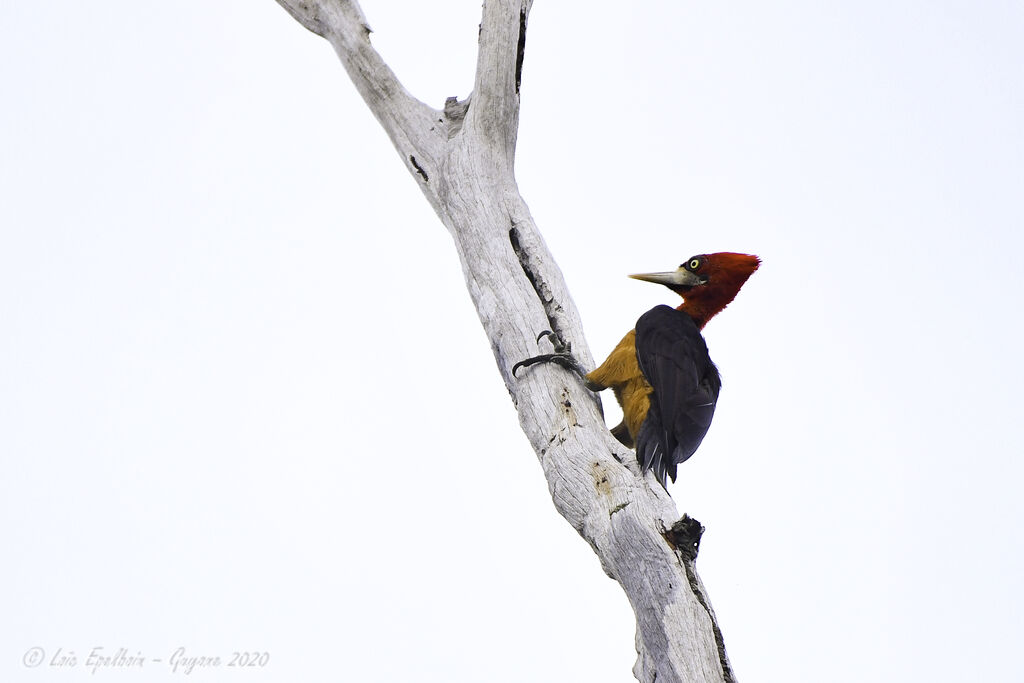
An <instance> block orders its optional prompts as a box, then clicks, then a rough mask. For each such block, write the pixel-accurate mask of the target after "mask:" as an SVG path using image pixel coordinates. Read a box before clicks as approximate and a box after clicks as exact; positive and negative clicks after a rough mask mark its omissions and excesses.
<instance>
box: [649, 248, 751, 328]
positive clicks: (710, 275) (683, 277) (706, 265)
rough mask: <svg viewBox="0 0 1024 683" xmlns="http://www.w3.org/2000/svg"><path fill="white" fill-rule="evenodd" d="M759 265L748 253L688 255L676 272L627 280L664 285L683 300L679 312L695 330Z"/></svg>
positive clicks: (724, 305) (733, 294) (732, 297)
mask: <svg viewBox="0 0 1024 683" xmlns="http://www.w3.org/2000/svg"><path fill="white" fill-rule="evenodd" d="M760 264H761V259H759V258H757V257H756V256H751V255H750V254H734V253H732V252H721V253H718V254H699V255H697V256H691V257H690V258H689V259H687V260H686V262H685V263H683V264H682V265H680V266H679V268H677V269H676V270H672V271H669V272H667V273H641V274H639V275H630V277H631V278H635V279H637V280H645V281H646V282H656V283H658V284H662V285H665V286H666V287H668V288H669V289H671V290H672V291H673V292H675V293H676V294H678V295H679V296H681V297H683V303H682V304H681V305H680V306H679V310H680V311H683V312H684V313H687V314H688V315H689V316H690V317H691V318H693V320H694V322H696V323H697V327H700V328H703V327H704V326H705V325H706V324H707V322H708V321H709V320H711V318H713V317H714V316H715V315H716V314H717V313H718V312H719V311H721V310H722V309H723V308H725V307H726V306H728V305H729V302H731V301H732V300H733V299H735V298H736V294H738V293H739V291H740V287H742V286H743V283H744V282H746V281H747V278H749V277H750V276H751V275H753V274H754V271H755V270H757V267H758V266H759V265H760Z"/></svg>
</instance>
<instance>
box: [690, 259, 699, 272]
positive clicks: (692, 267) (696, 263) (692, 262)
mask: <svg viewBox="0 0 1024 683" xmlns="http://www.w3.org/2000/svg"><path fill="white" fill-rule="evenodd" d="M687 266H688V267H689V268H690V270H697V269H698V268H700V259H699V258H693V259H690V262H689V263H688V264H687Z"/></svg>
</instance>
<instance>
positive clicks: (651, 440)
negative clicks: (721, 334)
mask: <svg viewBox="0 0 1024 683" xmlns="http://www.w3.org/2000/svg"><path fill="white" fill-rule="evenodd" d="M760 263H761V261H760V259H759V258H758V257H756V256H752V255H750V254H735V253H731V252H722V253H718V254H700V255H697V256H693V257H691V258H689V259H687V261H686V262H685V263H683V264H682V265H680V266H679V268H677V269H676V270H672V271H668V272H663V273H641V274H638V275H630V277H632V278H635V279H637V280H644V281H645V282H654V283H657V284H661V285H665V286H666V287H668V288H669V289H671V290H672V291H674V292H676V293H677V294H679V295H680V296H681V297H683V303H682V304H680V305H679V306H678V307H677V308H671V307H669V306H655V307H654V308H652V309H651V310H649V311H647V312H646V313H644V314H643V315H642V316H640V319H639V320H637V321H636V327H635V328H634V329H632V330H630V331H629V332H628V333H627V334H626V336H625V337H623V338H622V341H620V342H619V343H618V345H617V346H616V347H615V348H614V349H613V350H612V352H611V353H610V354H609V355H608V358H607V359H606V360H605V361H604V363H601V365H600V366H598V368H597V369H596V370H594V371H593V372H590V373H586V372H584V371H583V369H582V368H581V367H580V365H579V363H578V361H577V360H576V358H575V357H574V356H572V355H571V354H570V353H568V352H567V351H565V350H564V349H563V348H562V345H561V343H560V341H559V340H557V339H555V345H556V352H555V353H550V354H544V355H541V356H534V357H533V358H527V359H526V360H522V361H520V362H518V363H516V364H515V366H513V368H512V372H513V374H515V372H516V371H517V370H518V369H519V368H520V367H527V366H530V365H533V364H534V363H540V362H556V363H558V364H559V365H563V366H565V367H567V368H569V369H571V370H573V371H575V372H576V373H577V374H579V375H580V376H581V377H582V378H583V379H584V382H585V383H586V385H587V388H589V389H590V390H591V391H602V390H604V389H611V390H612V391H613V392H614V393H615V398H616V399H617V400H618V402H619V405H621V406H622V422H621V423H620V424H619V425H618V426H616V427H615V428H613V429H612V430H611V431H612V434H614V435H615V437H616V438H617V439H618V440H619V441H621V442H622V443H623V444H625V445H626V446H628V447H630V448H633V447H635V448H636V457H637V461H638V462H639V463H640V468H641V470H643V471H645V472H646V471H647V470H653V471H654V474H655V476H656V477H657V479H658V481H659V482H661V485H662V486H665V479H666V477H668V478H670V479H671V480H672V481H675V480H676V466H677V465H679V463H681V462H684V461H685V460H687V459H688V458H689V457H690V456H691V455H693V453H694V451H696V450H697V447H698V446H700V443H701V441H702V440H703V439H704V435H705V434H707V431H708V427H710V426H711V419H712V417H714V414H715V404H716V403H717V402H718V393H719V391H720V389H721V387H722V381H721V378H720V377H719V375H718V369H717V368H716V367H715V364H714V363H713V362H711V357H710V356H709V355H708V347H707V344H705V342H704V337H703V336H702V335H701V333H700V331H701V330H702V329H703V328H704V326H705V325H706V324H707V322H708V321H709V320H711V318H713V317H714V316H715V315H716V314H717V313H718V312H720V311H721V310H722V309H723V308H725V307H726V306H727V305H729V303H730V302H731V301H732V300H733V299H734V298H736V294H737V293H738V292H739V291H740V288H741V287H742V286H743V284H744V283H745V282H746V281H747V279H748V278H749V277H750V276H751V275H752V274H753V273H754V271H755V270H757V268H758V266H759V265H760ZM542 336H551V337H554V335H553V334H552V333H550V332H545V333H542Z"/></svg>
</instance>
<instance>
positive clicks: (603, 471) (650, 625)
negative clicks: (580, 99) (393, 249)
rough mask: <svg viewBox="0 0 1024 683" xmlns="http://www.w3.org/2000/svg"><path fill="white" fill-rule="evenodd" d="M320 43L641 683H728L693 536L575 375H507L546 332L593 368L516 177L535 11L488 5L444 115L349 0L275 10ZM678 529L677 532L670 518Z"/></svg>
mask: <svg viewBox="0 0 1024 683" xmlns="http://www.w3.org/2000/svg"><path fill="white" fill-rule="evenodd" d="M278 2H279V3H280V4H281V5H282V6H283V7H284V8H285V9H286V10H287V11H288V12H289V13H290V14H291V15H292V16H293V17H294V18H295V19H296V20H297V21H298V22H299V23H301V24H302V25H303V26H305V27H306V28H307V29H309V30H310V31H312V32H313V33H315V34H317V35H319V36H322V37H324V38H326V39H327V40H328V41H330V43H331V45H333V46H334V49H335V51H336V52H337V53H338V56H339V57H340V58H341V62H342V64H343V65H344V66H345V69H346V71H347V72H348V74H349V76H350V77H351V79H352V81H353V83H355V86H356V88H358V90H359V93H360V94H361V95H362V97H363V99H364V100H365V101H366V104H367V106H369V107H370V110H371V111H372V112H373V114H374V116H376V117H377V120H378V121H379V122H380V124H381V125H382V126H383V127H384V130H385V131H386V132H387V134H388V136H389V137H390V138H391V142H392V143H393V144H394V146H395V149H397V150H398V153H399V155H400V156H401V158H402V161H403V163H404V164H405V165H406V167H407V168H408V170H409V172H410V174H411V175H412V177H413V179H414V180H415V181H416V183H417V184H418V185H419V187H420V189H421V190H422V191H423V194H424V196H426V198H427V201H429V202H430V204H431V206H433V207H434V210H435V211H436V212H437V215H438V216H439V217H440V218H441V221H442V222H443V223H444V225H445V226H446V227H447V228H448V230H449V231H450V232H451V234H452V237H453V238H454V240H455V244H456V248H457V249H458V252H459V257H460V259H461V261H462V268H463V272H464V273H465V277H466V285H467V287H468V288H469V292H470V295H471V297H472V300H473V302H474V304H475V305H476V309H477V313H478V314H479V316H480V321H481V322H482V323H483V326H484V329H485V330H486V332H487V335H488V337H489V339H490V341H491V348H492V350H493V352H494V357H495V360H496V361H497V365H498V370H499V372H500V373H501V376H502V378H503V379H504V381H505V386H506V387H507V388H508V392H509V394H510V395H511V396H512V401H513V403H514V404H515V406H516V409H517V411H518V413H519V421H520V424H521V425H522V428H523V431H524V432H525V433H526V435H527V436H528V437H529V440H530V443H531V444H533V448H534V450H535V451H536V452H537V456H538V458H539V459H540V463H541V467H542V468H543V470H544V475H545V476H546V477H547V481H548V488H549V490H550V491H551V497H552V499H553V500H554V503H555V507H556V508H557V509H558V511H559V513H561V515H562V516H563V517H565V519H566V520H568V521H569V523H570V524H572V526H573V528H575V529H576V531H578V532H579V534H580V535H581V536H582V537H583V538H584V539H586V541H587V542H588V543H589V544H590V545H591V547H592V548H593V549H594V552H595V553H597V556H598V558H600V560H601V565H602V567H603V568H604V570H605V572H606V573H607V574H608V575H609V576H610V577H612V578H613V579H615V580H616V581H618V582H619V583H620V584H621V585H622V589H623V590H624V591H625V592H626V595H627V597H628V598H629V602H630V604H631V605H632V606H633V610H634V612H635V614H636V619H637V635H636V649H637V654H638V656H637V662H636V665H635V666H634V668H633V673H634V674H635V675H636V677H637V678H638V679H639V680H640V681H645V682H653V681H655V680H657V681H658V683H668V682H670V681H700V682H705V681H706V682H712V681H733V680H734V677H733V673H732V669H731V667H730V665H729V660H728V657H727V656H726V653H725V647H724V645H723V642H722V635H721V632H720V631H719V628H718V625H717V622H716V619H715V615H714V612H713V611H712V609H711V604H710V602H709V600H708V596H707V592H706V591H705V590H704V586H703V584H702V583H701V581H700V578H699V577H698V576H697V573H696V572H695V571H694V560H695V558H696V549H697V544H698V543H699V539H700V532H701V531H702V528H701V527H700V525H699V524H697V523H696V522H695V521H693V520H691V519H689V518H685V517H684V518H683V519H682V520H680V519H679V514H678V512H677V511H676V508H675V505H674V503H673V502H672V499H671V498H670V497H669V496H668V495H667V494H666V493H665V491H664V490H663V489H662V488H661V487H660V486H659V485H658V484H657V483H655V482H654V479H653V477H652V476H648V477H646V478H644V477H641V476H640V474H639V470H638V468H637V466H636V460H635V457H634V455H633V453H632V452H631V451H629V450H627V449H625V448H624V447H623V446H622V445H621V444H619V443H618V442H617V441H616V440H615V439H614V438H613V437H612V436H611V434H610V433H609V432H608V430H607V429H606V427H605V423H604V419H603V417H602V415H601V410H600V404H599V402H598V401H597V399H596V397H595V396H594V395H593V394H591V393H590V392H588V391H587V390H586V388H584V386H583V384H582V383H581V382H580V381H579V378H578V377H576V376H575V375H574V374H572V373H570V372H568V371H566V370H564V369H562V368H559V367H557V366H553V365H547V366H538V367H536V368H533V369H531V370H530V372H528V373H521V374H522V375H523V376H522V377H520V378H516V377H513V375H512V373H511V368H512V366H513V365H514V364H515V363H516V362H517V361H519V360H521V359H523V358H526V357H527V356H532V355H535V354H536V353H537V333H538V332H540V331H542V330H552V331H554V332H555V333H556V334H557V335H558V336H559V337H560V338H561V339H563V340H565V341H566V342H568V343H570V344H571V347H572V350H573V352H574V353H575V354H576V356H577V357H578V358H579V359H580V360H581V362H582V363H584V364H586V365H589V366H590V367H593V359H592V357H591V355H590V352H589V350H588V349H587V344H586V340H585V338H584V335H583V329H582V325H581V322H580V318H579V314H578V313H577V311H576V308H575V305H574V304H573V301H572V299H571V298H570V296H569V292H568V290H567V289H566V286H565V283H564V281H563V279H562V275H561V273H560V271H559V270H558V267H557V265H556V264H555V262H554V261H553V259H552V258H551V255H550V254H549V253H548V250H547V247H546V246H545V244H544V241H543V239H542V238H541V236H540V233H538V232H537V226H536V225H535V224H534V222H533V218H532V217H531V216H530V211H529V209H528V208H527V206H526V203H525V202H524V201H523V198H522V197H521V196H520V194H519V190H518V188H517V186H516V179H515V174H514V163H513V162H514V157H515V148H516V135H517V132H518V127H519V87H520V82H521V79H522V74H523V55H524V50H525V45H526V26H527V20H528V18H529V14H530V8H531V6H532V4H533V3H532V0H484V3H483V19H482V21H481V24H480V35H479V51H478V56H477V67H476V77H475V81H474V86H473V91H472V93H471V94H470V96H469V97H467V98H466V99H465V100H462V101H457V100H456V99H455V98H449V99H448V101H447V102H445V103H444V107H443V108H442V109H435V108H433V107H430V106H428V105H427V104H424V103H423V102H420V101H419V100H417V99H416V98H414V97H412V96H411V95H410V94H409V93H408V92H407V91H406V90H405V88H404V87H402V84H401V83H400V82H399V81H398V79H397V78H396V77H395V74H394V73H392V71H391V69H389V68H388V66H387V65H386V64H385V63H384V61H383V60H382V59H381V57H380V55H379V54H378V53H377V52H376V50H375V49H374V48H373V46H372V45H371V44H370V29H369V26H368V25H367V22H366V19H365V18H364V16H363V13H362V10H361V9H360V7H359V5H358V3H357V2H355V0H278ZM544 343H546V342H544ZM677 520H678V521H677Z"/></svg>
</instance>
